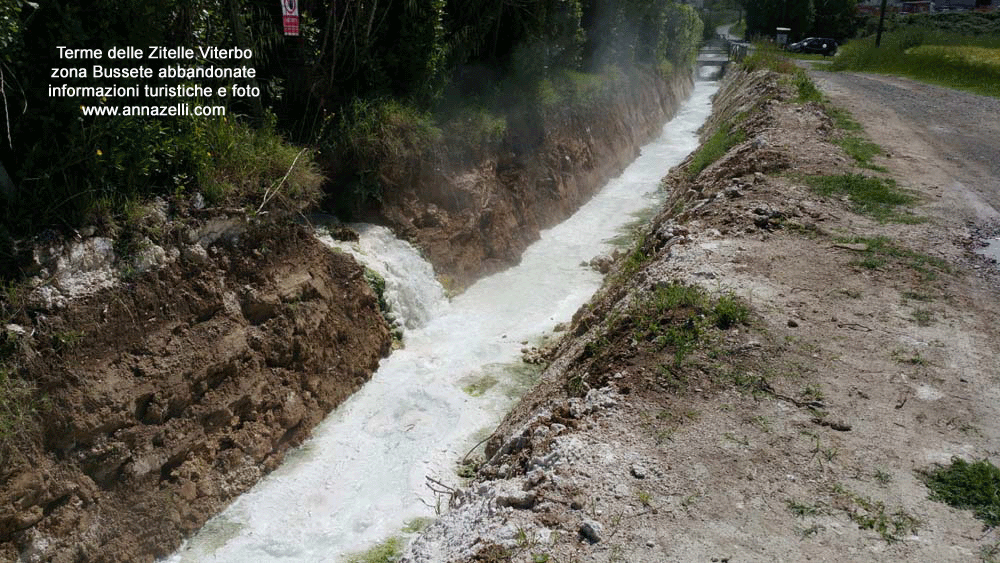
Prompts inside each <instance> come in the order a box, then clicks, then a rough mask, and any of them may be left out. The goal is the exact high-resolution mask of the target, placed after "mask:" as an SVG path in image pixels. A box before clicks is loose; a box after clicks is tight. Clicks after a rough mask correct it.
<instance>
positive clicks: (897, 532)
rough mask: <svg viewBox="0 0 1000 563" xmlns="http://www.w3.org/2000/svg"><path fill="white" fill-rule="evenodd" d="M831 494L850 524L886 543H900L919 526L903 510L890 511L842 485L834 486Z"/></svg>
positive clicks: (879, 503) (918, 523)
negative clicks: (874, 534)
mask: <svg viewBox="0 0 1000 563" xmlns="http://www.w3.org/2000/svg"><path fill="white" fill-rule="evenodd" d="M833 493H834V495H835V499H836V503H837V505H838V506H840V507H841V508H843V510H844V511H845V512H846V513H847V516H848V518H850V519H851V521H852V522H854V523H855V524H857V525H858V527H859V528H861V529H862V530H873V531H875V532H876V533H878V535H879V536H880V537H881V538H882V539H883V540H885V542H886V543H895V542H898V541H901V540H902V539H903V538H904V537H905V536H907V535H909V534H914V533H916V532H917V529H918V528H919V526H920V521H919V520H917V518H915V517H914V516H912V515H911V514H909V513H907V512H906V511H905V510H903V509H901V508H899V509H895V510H892V509H890V508H889V507H887V506H886V504H885V503H884V502H882V501H880V500H874V499H872V498H870V497H866V496H863V495H859V494H857V493H854V492H851V491H850V490H848V489H847V488H846V487H844V486H843V485H839V484H838V485H835V486H834V488H833Z"/></svg>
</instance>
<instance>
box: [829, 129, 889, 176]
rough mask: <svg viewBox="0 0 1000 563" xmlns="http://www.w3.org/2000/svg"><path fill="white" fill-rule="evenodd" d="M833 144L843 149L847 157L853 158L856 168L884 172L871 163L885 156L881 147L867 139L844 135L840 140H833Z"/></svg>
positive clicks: (880, 167)
mask: <svg viewBox="0 0 1000 563" xmlns="http://www.w3.org/2000/svg"><path fill="white" fill-rule="evenodd" d="M834 144H836V145H837V146H839V147H840V148H842V149H844V152H846V153H847V156H850V157H851V158H853V159H854V161H855V162H857V163H858V166H861V167H862V168H868V169H869V170H878V171H885V168H884V167H882V166H876V165H875V164H873V163H872V159H873V158H875V157H876V156H881V155H883V154H885V151H883V150H882V147H880V146H878V145H876V144H875V143H873V142H871V141H869V140H868V139H865V138H864V137H861V136H860V135H846V136H844V137H843V138H841V139H837V140H835V141H834Z"/></svg>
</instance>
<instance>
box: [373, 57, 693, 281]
mask: <svg viewBox="0 0 1000 563" xmlns="http://www.w3.org/2000/svg"><path fill="white" fill-rule="evenodd" d="M623 80H624V82H623V86H622V87H621V88H620V89H619V90H616V91H614V92H611V93H609V94H608V95H607V96H601V97H599V98H598V99H596V100H594V101H592V102H590V103H582V104H571V105H568V106H566V107H561V106H560V107H556V108H550V109H546V110H543V111H538V112H537V113H538V115H526V116H520V117H519V118H517V119H513V118H512V119H510V120H509V128H508V134H507V138H506V139H505V141H504V142H503V144H502V146H501V147H500V149H499V150H498V151H489V152H488V153H486V154H470V153H469V151H466V150H460V148H459V147H453V146H449V145H448V144H447V142H446V143H445V145H444V146H443V147H439V148H438V149H437V150H435V151H434V152H433V154H432V155H429V156H428V155H423V156H422V157H421V159H420V161H419V162H412V163H399V164H398V165H397V166H394V167H392V168H394V170H395V172H394V173H390V174H389V178H387V179H388V180H389V183H390V184H391V185H390V187H388V188H387V189H386V200H385V202H384V203H383V205H382V207H381V209H380V210H379V213H380V222H384V223H386V224H388V225H389V226H390V227H392V229H393V230H394V231H395V232H396V233H398V234H400V235H401V236H403V237H405V238H407V239H409V240H410V242H412V243H414V244H415V245H416V246H418V247H419V248H421V249H422V250H423V251H424V252H425V254H426V256H427V257H428V259H429V260H430V262H431V263H432V264H434V268H435V270H436V271H437V272H438V273H439V274H440V275H441V276H442V277H443V278H444V281H445V282H446V285H450V286H452V288H453V289H461V288H464V287H466V286H468V285H469V284H470V283H471V282H473V281H474V280H476V279H478V278H479V277H482V276H485V275H489V274H492V273H495V272H498V271H500V270H503V269H504V268H507V267H509V266H511V265H513V264H516V263H517V261H518V259H519V257H520V256H521V253H522V252H523V251H524V249H525V248H527V246H528V245H529V244H531V243H532V242H534V241H535V240H537V239H538V235H539V232H540V231H541V230H543V229H545V228H548V227H551V226H553V225H556V224H558V223H559V222H560V221H562V220H564V219H566V218H567V217H569V216H570V215H571V214H572V213H573V212H574V211H576V209H578V208H579V207H580V205H582V204H583V203H584V202H586V201H587V200H588V199H589V198H590V197H591V196H592V195H593V194H594V192H596V191H597V190H598V189H600V188H601V187H602V186H603V185H604V184H605V183H606V182H607V180H608V179H610V178H612V177H614V176H615V175H617V174H619V173H620V172H621V171H622V170H624V169H625V167H626V166H627V165H628V164H629V163H630V162H632V161H633V160H634V159H635V157H636V155H637V154H638V151H639V147H641V146H642V145H643V144H645V143H647V142H648V141H649V140H650V139H652V138H654V137H655V136H656V135H658V134H659V132H660V131H661V130H662V127H663V124H664V123H665V122H666V121H667V120H668V119H669V118H670V117H671V116H673V115H674V114H675V113H676V111H677V110H678V108H679V107H680V104H681V102H683V100H684V99H686V98H687V96H688V94H690V92H691V89H692V88H693V80H692V77H691V74H690V73H689V72H678V73H675V74H674V75H672V76H671V77H670V78H669V79H663V78H661V77H659V76H658V75H656V74H654V73H652V72H649V71H642V70H634V71H630V72H629V73H628V74H627V75H626V76H625V77H623Z"/></svg>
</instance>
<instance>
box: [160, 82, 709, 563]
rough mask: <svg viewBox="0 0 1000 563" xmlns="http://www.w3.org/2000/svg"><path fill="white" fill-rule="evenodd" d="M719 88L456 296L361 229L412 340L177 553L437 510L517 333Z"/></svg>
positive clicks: (353, 548)
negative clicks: (565, 215) (570, 211)
mask: <svg viewBox="0 0 1000 563" xmlns="http://www.w3.org/2000/svg"><path fill="white" fill-rule="evenodd" d="M716 89H717V86H716V84H715V83H714V82H698V83H697V85H696V87H695V90H694V93H693V94H692V96H691V98H690V99H689V100H688V101H687V102H686V103H685V104H684V105H683V106H682V108H681V110H680V112H679V113H678V115H677V116H676V117H675V118H674V119H673V120H672V121H671V122H670V123H668V124H667V125H666V126H665V127H664V130H663V134H662V135H661V136H660V137H659V138H658V139H656V140H655V141H653V142H651V143H650V144H648V145H646V146H645V147H643V149H642V155H641V156H640V157H639V158H638V159H637V160H636V161H635V162H634V163H633V164H632V165H631V166H629V167H628V168H627V169H626V170H625V171H624V172H623V173H622V175H621V176H620V177H618V178H616V179H614V180H612V181H610V182H609V183H608V184H607V185H606V186H605V187H604V188H603V189H602V190H601V192H600V193H598V194H597V195H596V196H594V198H593V199H592V200H591V201H590V202H588V203H587V204H586V205H584V206H583V207H582V208H580V210H579V211H578V212H577V213H576V214H575V215H573V216H572V217H571V218H569V219H568V220H566V221H565V222H563V223H562V224H560V225H558V226H556V227H554V228H552V229H550V230H548V231H545V232H543V233H542V234H541V240H539V241H537V242H536V243H534V244H533V245H531V246H530V247H529V248H528V249H527V250H526V251H525V252H524V255H523V257H522V259H521V263H520V264H519V265H518V266H516V267H513V268H511V269H509V270H507V271H505V272H501V273H499V274H496V275H493V276H490V277H488V278H485V279H483V280H481V281H479V282H478V283H476V284H475V285H473V286H472V287H470V288H469V289H468V290H466V291H465V292H464V293H463V294H461V295H459V296H458V297H455V298H454V299H452V300H451V301H450V302H449V301H448V300H447V299H446V298H445V297H444V292H443V291H442V290H441V287H440V285H438V284H437V282H436V281H434V277H433V271H432V269H431V267H430V266H429V265H428V264H427V263H426V262H425V261H423V260H422V259H421V258H420V257H419V255H418V254H417V253H416V252H415V251H414V250H413V248H412V247H410V246H409V245H408V244H406V243H403V242H400V241H398V240H396V239H395V238H393V237H392V235H391V233H390V232H389V231H388V230H387V229H385V228H382V227H372V226H365V227H362V228H361V231H362V233H361V239H362V240H361V241H360V243H357V244H355V245H352V247H351V248H349V249H348V250H349V251H351V252H352V253H354V254H355V255H357V256H360V257H361V258H362V259H363V260H364V261H365V262H366V263H368V265H369V267H371V268H372V269H375V270H377V271H378V272H379V273H381V274H382V275H383V276H384V277H385V278H386V282H387V296H388V300H389V301H390V303H392V304H393V306H395V307H397V309H396V314H397V315H399V316H401V317H403V319H401V320H402V321H403V324H404V326H405V327H406V332H405V336H404V342H405V348H403V349H401V350H397V351H395V352H394V353H393V354H392V355H391V356H389V357H388V358H386V359H384V360H383V361H382V363H381V365H380V367H379V369H378V371H377V372H376V373H375V375H374V377H372V379H371V381H370V382H368V383H367V384H365V386H364V387H363V388H362V389H361V390H360V391H358V392H357V393H356V394H354V395H353V396H352V397H351V398H350V399H348V400H347V401H346V402H345V403H344V404H343V405H341V406H340V407H339V408H337V409H336V410H335V411H334V412H333V413H331V414H330V416H329V417H327V419H326V420H325V421H324V422H323V423H322V424H320V425H319V426H318V427H317V428H316V429H315V430H314V432H313V437H312V438H311V439H309V440H308V441H307V442H306V443H305V444H304V445H303V446H302V447H300V448H298V449H296V450H294V451H292V452H290V453H289V454H288V455H287V457H286V460H285V462H284V464H283V465H282V466H281V467H280V468H278V469H277V470H276V471H274V472H273V473H272V474H271V475H269V476H268V477H266V478H265V479H263V480H262V481H261V482H260V483H259V484H258V485H257V486H256V487H254V488H253V489H252V490H251V491H249V492H248V493H246V494H245V495H243V496H241V497H240V498H239V499H237V500H236V501H235V502H234V503H233V504H232V505H231V506H230V507H229V508H228V509H226V510H225V511H224V512H223V513H222V514H220V515H219V516H217V517H215V518H213V519H212V520H210V521H209V522H208V524H206V525H205V527H204V528H203V529H202V530H201V531H200V532H199V533H198V534H197V535H196V536H195V537H194V538H192V539H191V540H190V541H189V542H187V543H186V544H185V545H184V546H183V547H182V548H181V549H180V550H179V551H178V552H177V553H175V554H174V555H173V556H171V557H170V558H168V561H169V562H170V563H187V562H227V563H246V562H251V561H253V562H255V563H269V562H275V563H277V562H282V563H284V562H310V563H312V562H331V563H334V562H338V561H342V560H343V559H344V556H345V554H348V553H352V552H357V551H359V550H364V549H367V548H368V547H371V546H372V545H375V544H376V543H378V542H380V541H382V540H384V539H386V538H388V537H390V536H392V535H394V534H398V533H399V532H400V530H401V529H402V528H403V526H404V523H405V522H407V521H408V520H410V519H413V518H415V517H429V516H433V515H434V513H435V509H434V504H435V502H436V500H435V497H434V495H433V493H432V492H431V491H430V489H428V488H427V486H426V477H428V476H431V477H434V478H437V479H439V480H441V481H443V482H446V483H452V484H454V483H455V481H456V479H457V478H456V476H455V463H456V461H457V460H458V459H459V458H460V457H461V456H462V455H463V454H465V452H466V451H467V450H468V449H469V448H471V447H472V446H473V445H474V444H475V443H476V442H477V441H479V439H481V438H482V437H483V436H485V435H487V434H488V433H489V432H490V431H491V429H492V428H493V427H494V426H495V425H496V424H497V423H498V422H499V420H500V419H501V418H502V416H503V415H504V413H505V412H506V411H507V410H508V409H509V408H510V407H511V405H512V403H513V401H514V400H515V398H516V397H517V395H518V394H519V393H523V392H524V391H525V390H526V389H527V386H528V385H529V384H530V375H531V374H530V373H527V370H526V369H525V367H524V365H523V364H521V363H520V361H519V360H520V355H521V348H522V347H523V346H524V344H522V343H523V342H526V341H527V342H531V343H533V344H534V343H537V342H539V340H540V339H541V337H542V335H543V334H544V333H545V332H546V331H548V330H550V329H551V328H552V327H553V325H555V324H556V323H558V322H564V321H567V320H569V318H570V317H571V316H572V315H573V313H574V312H575V311H576V310H577V308H579V307H580V306H581V305H582V304H583V303H585V302H586V300H587V299H588V298H589V297H590V296H591V295H592V294H593V292H594V291H596V290H597V288H598V287H599V286H600V283H601V277H600V276H599V275H598V274H597V273H596V272H594V271H593V270H592V269H590V268H588V267H584V266H581V262H583V261H586V260H590V259H591V258H593V257H594V256H596V255H598V254H601V253H607V252H609V251H610V250H611V249H612V247H611V245H610V243H609V240H610V239H611V238H613V237H615V236H616V235H618V234H620V230H621V229H622V227H623V226H624V225H625V224H626V223H628V222H629V221H630V220H631V219H632V217H633V215H634V214H635V213H637V212H639V211H641V210H643V209H644V208H649V207H650V206H651V205H654V204H655V203H656V202H657V199H656V192H657V187H658V184H659V180H660V178H661V177H662V176H663V175H664V174H666V172H667V170H668V169H669V168H670V167H671V166H674V165H675V164H677V163H679V162H680V161H681V160H682V159H683V158H684V157H685V156H686V155H687V154H688V153H690V152H691V151H692V150H694V149H695V148H696V147H697V133H696V131H697V129H698V128H699V127H700V126H701V124H702V123H703V122H704V121H705V119H706V118H707V116H708V114H709V112H710V110H711V101H710V98H711V95H712V94H713V93H714V92H715V90H716ZM325 241H326V242H327V243H328V244H331V245H333V244H335V243H334V242H333V241H332V240H330V239H329V238H326V239H325Z"/></svg>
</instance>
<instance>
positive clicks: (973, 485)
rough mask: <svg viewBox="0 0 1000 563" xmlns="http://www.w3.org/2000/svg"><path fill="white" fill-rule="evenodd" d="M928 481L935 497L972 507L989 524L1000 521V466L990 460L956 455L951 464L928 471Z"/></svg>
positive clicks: (999, 522)
mask: <svg viewBox="0 0 1000 563" xmlns="http://www.w3.org/2000/svg"><path fill="white" fill-rule="evenodd" d="M924 482H925V483H926V484H927V488H928V489H930V491H931V494H930V498H931V500H936V501H940V502H943V503H946V504H948V505H950V506H953V507H955V508H961V509H969V510H972V511H973V513H974V514H975V515H976V518H979V519H980V520H982V521H983V522H985V523H986V525H987V526H997V525H1000V469H998V468H997V467H996V466H995V465H993V464H992V463H990V462H989V461H987V460H985V459H984V460H980V461H976V462H973V463H969V462H967V461H965V460H963V459H959V458H954V459H952V461H951V465H948V466H944V467H939V468H937V469H935V470H933V471H930V472H928V473H926V474H925V475H924Z"/></svg>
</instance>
